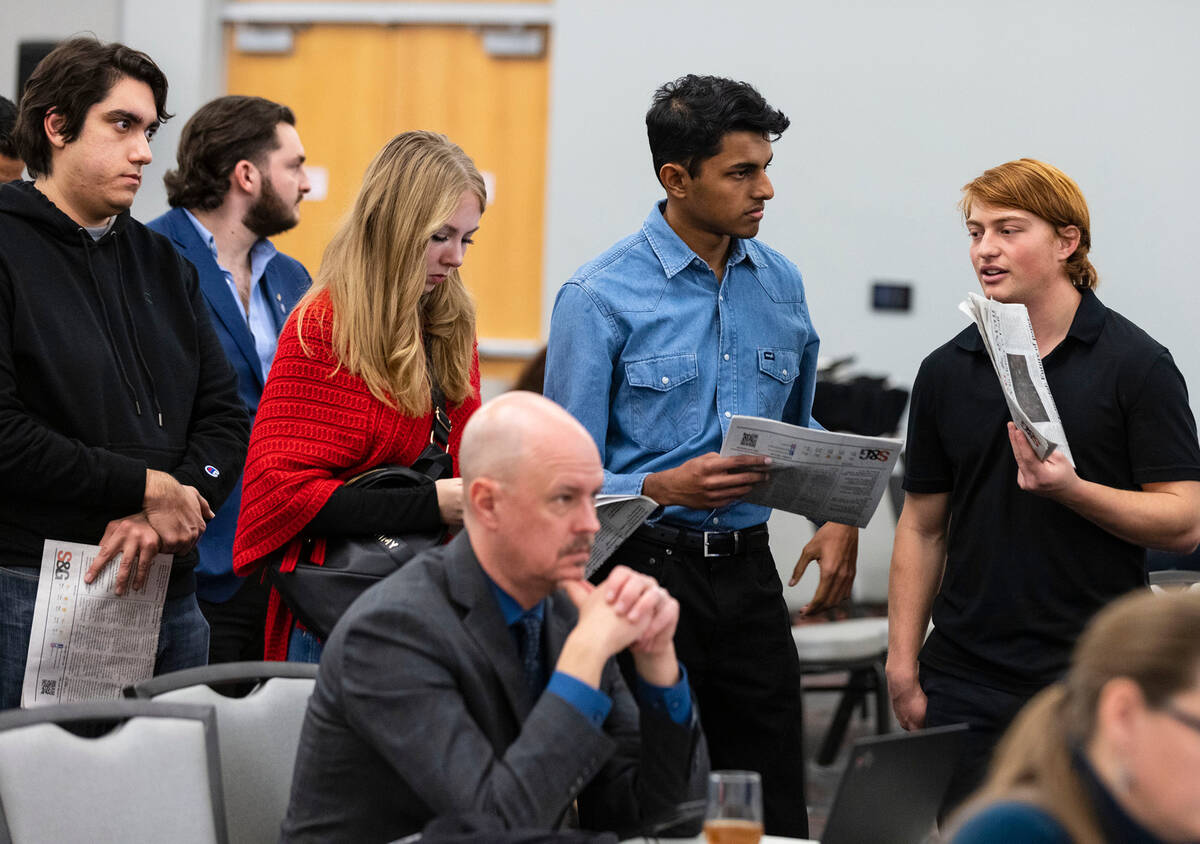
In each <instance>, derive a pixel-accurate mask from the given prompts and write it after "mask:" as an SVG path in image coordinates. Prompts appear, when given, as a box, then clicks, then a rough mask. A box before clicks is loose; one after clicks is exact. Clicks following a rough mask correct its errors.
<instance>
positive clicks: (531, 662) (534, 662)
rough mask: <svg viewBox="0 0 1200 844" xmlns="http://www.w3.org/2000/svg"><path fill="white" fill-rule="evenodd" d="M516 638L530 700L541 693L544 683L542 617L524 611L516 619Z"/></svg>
mask: <svg viewBox="0 0 1200 844" xmlns="http://www.w3.org/2000/svg"><path fill="white" fill-rule="evenodd" d="M516 624H517V630H518V631H519V632H518V635H517V638H518V640H519V642H520V646H521V647H520V651H521V667H522V668H523V669H525V687H526V688H527V689H528V690H529V699H530V701H535V700H537V699H538V697H540V696H541V694H542V687H543V686H544V685H545V681H544V680H543V676H544V674H543V672H542V619H541V618H540V617H539V616H537V615H535V614H534V613H531V612H530V613H526V614H525V615H523V616H521V617H520V618H518V619H517V622H516Z"/></svg>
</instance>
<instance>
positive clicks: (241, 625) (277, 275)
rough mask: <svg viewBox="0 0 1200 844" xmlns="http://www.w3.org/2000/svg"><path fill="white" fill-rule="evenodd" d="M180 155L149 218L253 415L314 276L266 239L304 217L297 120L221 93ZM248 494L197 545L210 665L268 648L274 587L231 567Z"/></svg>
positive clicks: (233, 497) (236, 498) (224, 510)
mask: <svg viewBox="0 0 1200 844" xmlns="http://www.w3.org/2000/svg"><path fill="white" fill-rule="evenodd" d="M176 157H177V159H178V162H179V168H178V169H177V170H172V171H170V172H168V173H167V174H166V176H164V177H163V179H164V181H165V182H166V184H167V200H168V202H170V203H171V210H170V211H168V212H167V213H166V214H163V215H162V216H161V217H158V218H157V219H155V220H151V221H150V222H149V223H147V227H148V228H149V229H151V230H153V231H156V232H158V233H160V234H163V235H166V236H167V237H168V238H170V240H171V242H172V243H173V244H174V245H175V248H176V249H177V250H179V253H180V254H181V255H183V256H184V257H185V258H187V259H188V260H189V261H190V262H191V263H192V264H193V265H194V266H195V267H196V272H197V273H199V276H200V291H201V293H203V294H204V303H205V304H206V305H207V306H208V310H209V314H210V315H211V316H212V322H213V328H214V329H215V330H216V332H217V337H218V339H220V341H221V346H222V348H224V350H225V355H226V356H227V357H228V358H229V362H230V363H231V364H233V368H234V370H235V371H236V372H237V376H238V395H239V396H241V399H242V401H243V402H244V403H245V404H246V408H247V409H248V410H249V412H250V419H251V422H253V420H254V413H255V411H256V410H257V409H258V401H259V399H260V398H261V397H262V391H263V384H264V383H265V382H266V379H267V373H268V372H269V371H270V369H271V361H272V360H273V359H274V357H275V347H276V344H277V341H278V338H279V332H280V331H281V330H282V329H283V324H284V322H285V321H286V320H287V317H288V314H290V313H291V312H292V308H293V307H294V306H295V304H296V303H297V302H298V301H299V300H300V297H301V296H303V295H304V293H305V291H307V290H308V288H309V285H310V284H311V283H312V280H311V279H310V278H309V275H308V271H307V270H305V269H304V267H303V266H301V264H300V262H299V261H296V260H295V259H293V258H290V257H288V256H287V255H284V254H283V253H281V252H279V251H278V250H276V249H275V247H274V246H273V245H272V244H271V241H269V240H267V238H268V237H271V236H272V235H276V234H279V233H281V232H284V231H287V230H288V229H290V228H292V227H293V226H295V225H296V223H298V222H299V220H300V214H299V205H300V200H301V199H303V198H304V194H306V193H308V189H309V184H308V177H307V176H305V174H304V147H303V146H302V145H301V143H300V135H299V134H297V132H296V118H295V116H294V115H293V114H292V110H291V109H290V108H288V107H287V106H283V105H280V104H278V103H274V102H271V101H270V100H265V99H263V98H262V97H239V96H229V97H218V98H217V99H215V100H213V101H212V102H209V103H206V104H205V105H203V106H201V107H200V109H199V110H198V111H197V112H196V113H195V114H193V115H192V117H191V119H190V120H188V122H187V124H186V125H184V127H183V134H182V135H181V136H180V138H179V153H178V155H177V156H176ZM241 500H242V486H241V480H240V479H239V481H238V485H237V486H236V487H235V488H234V490H233V492H232V493H231V494H230V496H229V498H228V499H226V501H225V504H224V506H222V507H221V508H220V509H219V510H218V511H217V515H216V517H215V518H214V519H213V520H212V521H211V522H210V523H209V525H208V530H206V531H205V532H204V536H202V537H201V538H200V542H199V543H197V545H196V551H197V552H198V553H199V555H200V562H199V564H198V565H197V566H196V595H197V597H198V598H199V599H200V609H201V611H202V612H203V613H204V617H205V618H206V619H208V623H209V626H210V627H211V628H212V635H211V637H210V639H209V651H208V659H209V662H236V661H238V660H254V659H262V656H263V644H264V643H263V630H264V625H265V621H266V615H267V594H268V590H267V587H266V585H265V584H264V583H263V582H262V580H261V579H260V578H258V577H244V578H243V577H238V576H237V575H235V574H234V573H233V537H234V532H235V530H236V528H237V515H238V508H239V507H240V506H241Z"/></svg>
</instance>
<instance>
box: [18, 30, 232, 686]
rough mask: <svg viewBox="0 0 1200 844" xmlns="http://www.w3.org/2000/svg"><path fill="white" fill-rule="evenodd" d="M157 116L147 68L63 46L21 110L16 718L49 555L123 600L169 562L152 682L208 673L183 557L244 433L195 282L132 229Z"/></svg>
mask: <svg viewBox="0 0 1200 844" xmlns="http://www.w3.org/2000/svg"><path fill="white" fill-rule="evenodd" d="M166 97H167V80H166V77H164V76H163V74H162V71H160V70H159V69H158V67H157V66H156V65H155V64H154V62H153V61H151V60H150V58H149V57H148V56H146V55H145V54H144V53H139V52H137V51H136V50H131V49H129V48H128V47H125V46H123V45H121V44H102V43H100V42H99V41H97V40H95V39H92V38H77V39H73V40H70V41H66V42H64V43H63V44H61V45H60V46H59V47H57V48H56V49H55V50H54V51H53V52H51V53H50V54H49V55H48V56H46V58H45V59H43V60H42V61H41V63H40V64H38V66H37V68H36V69H35V70H34V72H33V74H32V76H31V77H30V79H29V83H28V85H27V86H26V89H25V95H24V97H22V99H21V105H20V115H19V117H18V120H17V128H16V132H15V137H16V140H17V146H18V150H19V152H20V153H21V157H22V158H23V159H24V161H25V162H26V164H27V166H28V168H29V172H30V174H31V175H32V176H33V177H34V179H35V181H33V182H10V183H8V184H5V185H0V243H3V244H4V248H3V260H0V563H2V567H0V706H16V705H17V704H18V702H19V700H20V694H21V683H22V678H23V676H24V669H25V658H26V653H27V651H28V648H29V633H30V626H31V624H32V620H33V608H34V600H35V598H36V595H37V587H38V570H39V568H40V566H41V557H42V545H43V542H44V541H45V540H46V539H47V538H53V539H61V540H66V541H69V542H83V543H89V544H99V546H100V553H99V554H98V555H97V556H96V558H95V561H94V563H93V564H92V565H91V567H90V568H89V569H88V571H87V573H86V574H85V580H86V581H87V582H89V583H90V582H93V581H94V580H95V578H96V577H97V576H99V574H100V572H101V571H102V570H103V569H104V568H105V567H106V566H108V565H110V564H112V562H113V560H114V558H115V557H116V556H117V555H118V554H119V555H120V563H119V568H118V570H117V574H116V581H115V582H116V589H117V592H118V593H125V592H126V591H127V590H129V589H134V590H138V589H141V588H142V586H143V585H144V584H145V581H146V578H147V576H148V573H149V565H150V560H151V559H152V558H153V557H154V555H155V554H157V553H159V552H160V551H162V552H166V553H169V554H174V555H175V559H174V562H173V564H172V567H171V576H170V581H169V584H168V587H167V598H166V604H165V606H164V607H163V611H162V625H161V628H160V632H159V637H158V655H157V662H156V664H155V673H166V672H168V671H174V670H177V669H180V668H188V667H192V666H196V665H203V664H204V663H205V661H206V660H207V658H208V624H207V623H206V622H205V620H204V616H203V615H201V613H200V608H199V607H198V606H197V604H196V595H195V589H196V585H195V584H196V581H195V576H194V574H193V571H192V570H193V568H194V566H195V564H196V553H195V551H194V546H195V544H196V540H197V539H199V537H200V535H201V534H202V533H203V532H204V528H205V523H206V521H207V520H208V519H211V518H212V516H213V510H212V508H214V507H220V505H221V503H222V502H223V501H224V500H225V497H226V496H227V495H228V494H229V492H230V490H232V489H233V486H234V484H235V483H236V482H237V477H238V474H239V473H240V472H241V470H242V462H243V460H244V459H245V454H246V443H247V441H248V439H249V423H248V420H247V418H246V411H245V409H244V408H243V407H242V403H241V401H239V399H238V396H237V382H236V379H235V376H234V373H233V370H232V368H231V367H230V366H229V361H227V360H226V359H225V354H224V352H222V350H221V344H220V342H219V341H218V340H217V338H216V335H215V334H214V333H213V330H212V325H211V324H210V322H209V319H208V314H207V312H206V311H205V307H204V302H203V299H202V297H201V295H200V288H199V284H198V282H197V279H196V270H195V268H194V267H192V265H191V264H189V263H188V262H187V261H186V260H184V259H183V258H182V257H181V256H180V255H178V254H177V253H176V252H175V250H174V249H172V248H171V244H170V243H168V242H167V240H166V239H165V238H163V237H160V236H159V235H157V234H155V233H153V232H151V231H149V230H148V229H147V228H146V227H145V226H143V225H142V224H141V223H138V222H137V221H135V220H133V219H132V218H131V217H130V215H129V207H130V205H132V204H133V198H134V195H135V194H136V193H137V190H138V187H139V186H140V184H141V178H142V168H143V167H144V166H145V165H147V164H149V163H150V159H151V155H150V138H151V136H152V135H153V134H154V130H155V129H156V128H157V127H158V126H159V124H160V123H161V122H162V121H163V120H166V119H167V118H168V117H169V116H170V115H168V114H167V111H166Z"/></svg>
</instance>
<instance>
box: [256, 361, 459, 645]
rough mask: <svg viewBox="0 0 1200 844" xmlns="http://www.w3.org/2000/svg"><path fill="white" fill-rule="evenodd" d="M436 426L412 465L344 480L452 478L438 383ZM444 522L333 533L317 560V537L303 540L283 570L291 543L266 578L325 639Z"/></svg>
mask: <svg viewBox="0 0 1200 844" xmlns="http://www.w3.org/2000/svg"><path fill="white" fill-rule="evenodd" d="M432 392H433V427H432V430H431V431H430V433H429V445H427V446H425V449H424V450H423V451H422V452H421V454H420V455H418V456H417V459H416V460H414V461H413V464H412V465H411V466H390V465H385V466H376V467H375V468H374V469H368V470H367V471H365V472H363V473H362V474H359V475H355V476H354V477H353V478H350V479H349V480H348V481H346V486H353V487H357V488H359V489H397V488H404V487H412V486H418V485H420V484H423V483H428V482H429V480H430V479H433V480H435V481H436V480H438V479H440V478H448V477H450V476H451V474H452V473H453V460H452V458H451V456H450V454H449V453H448V452H447V448H448V444H449V440H450V431H451V429H452V424H451V422H450V416H449V415H448V414H447V413H446V406H445V405H446V403H445V397H444V396H443V395H442V391H441V390H440V389H439V388H438V387H437V385H436V384H434V387H433V391H432ZM447 533H448V531H447V529H446V527H445V526H444V525H443V526H442V527H440V528H439V529H437V530H433V531H418V532H413V533H406V534H403V535H390V534H389V535H382V534H381V535H373V536H372V535H364V536H333V537H328V538H326V539H325V540H324V541H325V559H324V562H322V563H317V562H314V561H313V559H312V553H313V550H314V546H315V545H316V542H317V539H316V538H311V537H307V538H304V539H303V540H302V543H301V547H300V556H299V559H297V561H296V564H295V568H293V569H291V570H290V571H283V570H282V566H283V565H284V557H285V555H286V554H287V549H288V547H289V546H290V545H291V543H289V544H288V545H285V546H284V547H283V548H280V549H279V550H277V551H275V552H273V553H272V554H270V555H269V556H268V557H267V558H266V573H267V579H268V580H269V581H270V583H271V585H272V586H274V587H275V589H276V591H278V592H279V595H280V597H281V598H282V599H283V602H284V603H285V604H287V607H288V609H289V610H291V611H292V615H293V616H294V617H295V618H296V620H297V621H299V622H300V623H301V624H303V625H304V627H305V628H307V629H308V630H309V631H310V632H312V633H313V634H314V635H316V637H317V638H318V639H320V640H321V641H325V639H326V638H328V636H329V633H330V632H331V631H332V630H333V626H334V625H335V624H336V623H337V621H338V619H339V618H341V617H342V615H343V614H344V613H345V612H346V610H347V609H349V608H350V604H352V603H354V600H355V599H356V598H357V597H358V596H359V595H361V594H362V593H363V592H365V591H367V589H368V588H369V587H370V586H372V585H374V584H375V583H378V582H379V581H380V580H383V578H385V577H387V576H388V575H390V574H392V573H393V572H395V571H396V570H397V569H399V568H400V567H401V566H403V565H404V564H405V563H407V562H408V561H409V560H411V559H412V558H413V557H415V556H416V555H417V554H419V553H421V552H422V551H424V550H426V549H428V548H433V547H434V546H437V545H440V544H441V543H442V542H444V541H445V539H446V536H447Z"/></svg>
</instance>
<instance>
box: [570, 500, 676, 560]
mask: <svg viewBox="0 0 1200 844" xmlns="http://www.w3.org/2000/svg"><path fill="white" fill-rule="evenodd" d="M657 509H658V502H656V501H655V500H654V499H653V498H648V497H646V496H645V495H599V496H597V497H596V518H597V519H598V520H599V521H600V532H599V533H597V534H596V538H595V540H593V542H592V556H590V557H588V562H587V569H586V576H587V577H591V576H592V575H593V574H594V573H595V572H596V570H597V569H599V568H600V566H601V565H603V564H604V561H605V560H607V559H608V558H609V557H610V556H612V552H613V551H616V550H617V548H618V547H620V545H621V543H622V542H624V541H625V540H626V539H628V538H629V535H630V534H632V533H633V532H634V531H635V530H637V529H638V525H640V524H641V523H642V522H644V521H646V517H647V516H649V515H650V514H651V513H653V512H654V511H655V510H657Z"/></svg>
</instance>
